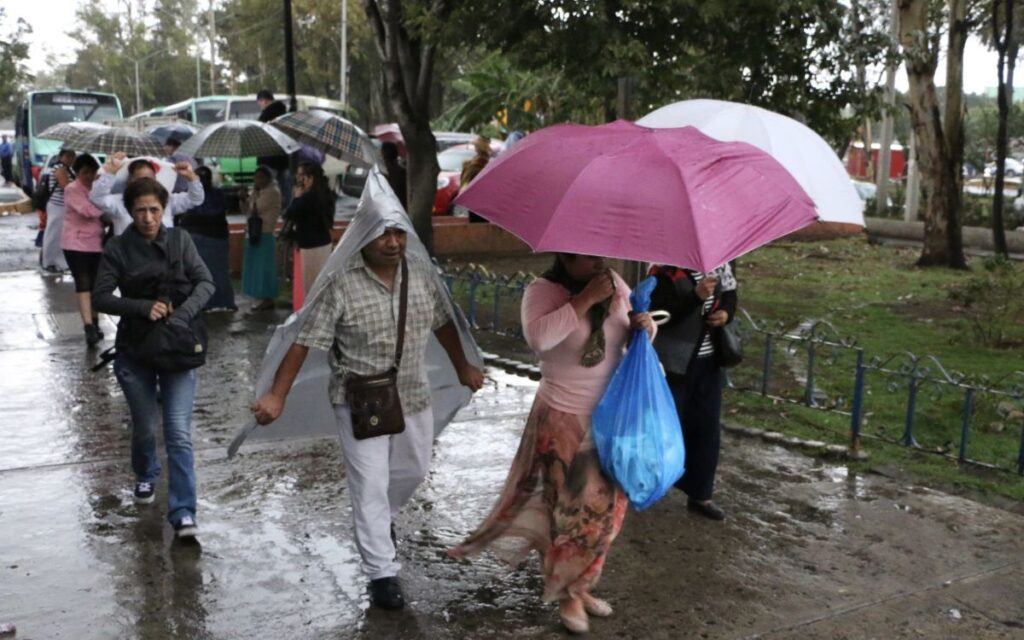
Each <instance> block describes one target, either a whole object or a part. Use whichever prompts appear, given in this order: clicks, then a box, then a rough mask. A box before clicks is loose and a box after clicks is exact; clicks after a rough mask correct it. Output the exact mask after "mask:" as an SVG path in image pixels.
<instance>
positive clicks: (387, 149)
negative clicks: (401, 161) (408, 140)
mask: <svg viewBox="0 0 1024 640" xmlns="http://www.w3.org/2000/svg"><path fill="white" fill-rule="evenodd" d="M380 157H381V158H383V159H384V161H385V162H395V161H396V160H398V145H397V144H395V143H394V142H385V143H383V144H381V145H380Z"/></svg>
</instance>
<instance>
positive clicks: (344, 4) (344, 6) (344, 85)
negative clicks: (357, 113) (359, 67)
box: [341, 0, 348, 108]
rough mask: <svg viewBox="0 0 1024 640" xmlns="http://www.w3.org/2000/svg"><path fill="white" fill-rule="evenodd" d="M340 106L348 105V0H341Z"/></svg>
mask: <svg viewBox="0 0 1024 640" xmlns="http://www.w3.org/2000/svg"><path fill="white" fill-rule="evenodd" d="M341 106H342V108H347V107H348V0H341Z"/></svg>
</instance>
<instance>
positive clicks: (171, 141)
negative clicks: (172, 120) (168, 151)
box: [164, 136, 181, 149]
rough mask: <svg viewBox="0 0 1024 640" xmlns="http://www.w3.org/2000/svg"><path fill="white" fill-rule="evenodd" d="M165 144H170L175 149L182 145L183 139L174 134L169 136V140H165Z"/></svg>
mask: <svg viewBox="0 0 1024 640" xmlns="http://www.w3.org/2000/svg"><path fill="white" fill-rule="evenodd" d="M164 144H169V145H171V146H172V147H174V148H175V149H177V148H178V147H180V146H181V140H178V139H177V138H175V137H174V136H171V137H170V138H167V142H165V143H164Z"/></svg>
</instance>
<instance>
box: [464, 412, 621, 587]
mask: <svg viewBox="0 0 1024 640" xmlns="http://www.w3.org/2000/svg"><path fill="white" fill-rule="evenodd" d="M626 505H627V500H626V496H625V494H623V493H622V491H621V490H620V489H619V488H618V487H616V486H615V484H614V483H612V481H611V480H610V479H608V477H607V476H605V475H604V473H603V472H602V471H601V465H600V463H599V462H598V459H597V450H596V449H595V448H594V442H593V439H592V438H591V435H590V416H581V415H575V414H571V413H565V412H562V411H558V410H556V409H552V408H551V407H549V406H547V404H546V403H545V402H543V401H542V400H541V399H540V398H538V399H537V400H535V401H534V404H533V409H532V410H531V412H530V417H529V419H528V420H527V423H526V429H525V430H524V431H523V438H522V441H521V442H520V444H519V451H518V452H517V453H516V457H515V459H514V460H513V461H512V469H511V470H510V471H509V474H508V478H507V479H506V481H505V487H504V489H502V492H501V495H500V497H499V498H498V501H497V503H496V504H495V506H494V508H493V509H492V510H491V513H490V514H489V515H488V516H487V518H486V519H484V521H483V523H482V524H481V525H480V527H479V528H478V529H477V530H476V531H475V532H474V533H473V534H472V535H470V536H469V537H468V538H467V539H466V540H465V541H464V542H463V543H462V544H461V545H459V546H457V547H455V548H453V549H451V550H450V551H449V554H450V555H451V556H452V557H455V558H460V559H461V558H465V557H467V556H470V555H474V554H477V553H480V552H481V551H484V550H490V551H492V552H494V553H495V554H497V555H498V556H499V557H501V558H502V559H504V560H505V561H507V562H509V563H510V564H512V565H513V566H515V565H518V564H519V563H520V562H521V561H522V560H523V559H524V558H525V557H526V556H527V555H528V554H529V553H530V551H532V550H533V549H536V550H537V551H539V552H540V554H541V558H542V565H543V572H544V601H545V602H552V601H555V600H561V599H563V598H565V597H568V596H580V595H583V594H587V593H590V591H591V589H593V588H594V586H595V585H596V584H597V581H598V579H599V578H600V577H601V571H602V569H603V568H604V562H605V558H606V557H607V554H608V549H609V547H611V544H612V541H613V540H615V536H617V535H618V533H619V530H620V529H621V528H622V520H623V518H624V517H625V515H626Z"/></svg>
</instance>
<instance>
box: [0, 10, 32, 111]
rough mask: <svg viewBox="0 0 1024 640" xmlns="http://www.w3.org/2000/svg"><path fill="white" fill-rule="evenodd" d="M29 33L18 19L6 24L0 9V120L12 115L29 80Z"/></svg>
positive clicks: (25, 24)
mask: <svg viewBox="0 0 1024 640" xmlns="http://www.w3.org/2000/svg"><path fill="white" fill-rule="evenodd" d="M30 33H32V27H30V26H29V25H28V23H27V22H25V21H24V20H22V19H20V18H19V19H18V20H17V22H15V23H14V24H13V25H10V24H8V22H7V19H6V11H5V10H4V8H3V7H0V118H8V117H11V116H13V115H14V112H15V111H16V110H17V108H18V102H19V100H20V99H21V94H22V92H23V91H24V90H25V85H26V84H27V82H28V80H29V73H28V70H27V69H26V68H25V60H27V59H28V42H26V41H25V38H26V36H28V35H29V34H30Z"/></svg>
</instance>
